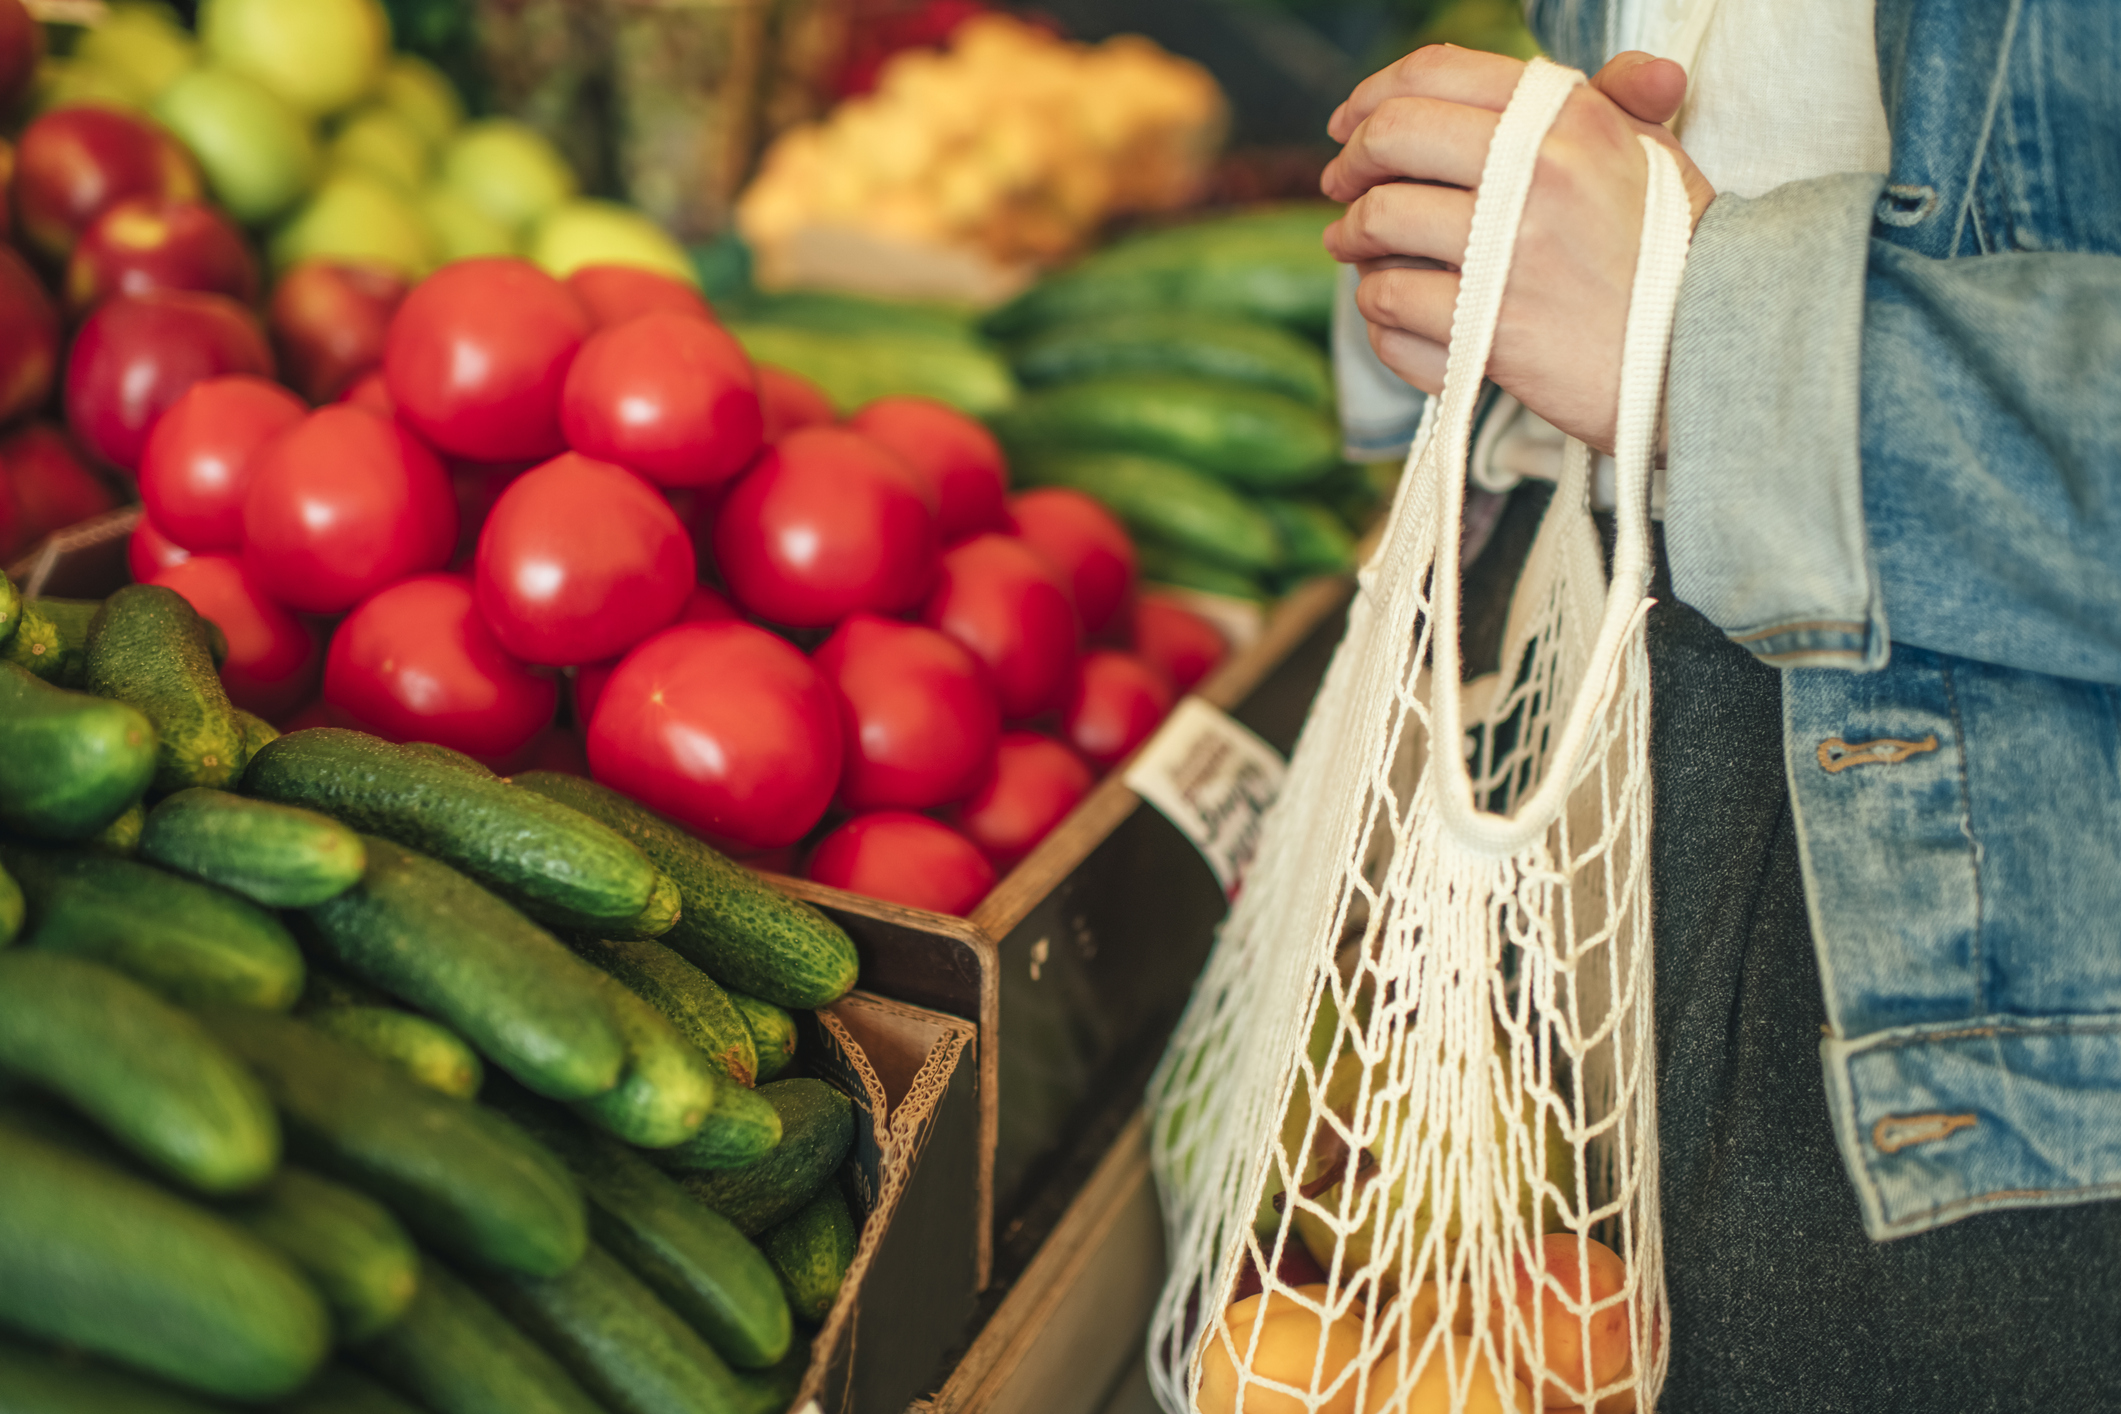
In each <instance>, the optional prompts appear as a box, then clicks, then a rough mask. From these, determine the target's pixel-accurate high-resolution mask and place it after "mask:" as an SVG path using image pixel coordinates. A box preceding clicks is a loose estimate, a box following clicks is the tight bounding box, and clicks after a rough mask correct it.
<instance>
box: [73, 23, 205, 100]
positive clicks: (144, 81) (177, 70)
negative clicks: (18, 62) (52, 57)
mask: <svg viewBox="0 0 2121 1414" xmlns="http://www.w3.org/2000/svg"><path fill="white" fill-rule="evenodd" d="M198 51H199V46H198V44H197V43H196V42H195V41H194V40H193V39H192V37H191V36H190V35H189V34H187V33H186V32H185V30H184V27H183V26H182V25H180V24H178V23H177V14H176V11H174V10H172V9H170V8H169V7H168V6H166V5H114V6H112V7H111V12H110V17H109V18H108V19H106V20H104V22H103V23H102V24H100V25H97V26H96V27H95V28H94V29H92V30H88V31H87V32H85V33H84V34H83V35H82V36H81V41H80V43H78V44H76V45H75V46H74V53H73V61H74V62H75V63H76V64H85V65H87V66H88V67H90V68H92V69H97V70H101V71H102V72H103V73H106V74H109V75H110V76H111V77H113V78H115V79H118V80H121V81H122V82H124V84H125V85H126V87H127V88H129V89H130V90H131V91H132V93H133V94H134V95H135V97H136V99H137V101H138V102H139V103H141V104H142V105H146V104H149V103H152V102H154V101H155V99H157V98H159V97H160V96H161V95H162V91H163V90H164V89H166V88H168V87H169V86H170V85H171V84H172V83H175V82H176V80H177V76H178V75H180V74H182V73H183V72H184V71H185V70H186V69H189V68H190V67H191V66H192V65H193V64H195V63H197V62H198V58H199V52H198Z"/></svg>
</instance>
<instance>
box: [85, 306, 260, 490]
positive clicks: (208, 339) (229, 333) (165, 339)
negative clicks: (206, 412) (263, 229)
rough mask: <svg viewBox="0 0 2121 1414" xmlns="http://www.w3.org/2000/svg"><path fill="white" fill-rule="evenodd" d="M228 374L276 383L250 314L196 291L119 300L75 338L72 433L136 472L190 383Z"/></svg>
mask: <svg viewBox="0 0 2121 1414" xmlns="http://www.w3.org/2000/svg"><path fill="white" fill-rule="evenodd" d="M224 373H255V374H258V375H260V376H261V377H266V378H270V377H271V376H272V373H273V358H272V349H271V348H270V347H268V346H267V345H266V342H265V331H264V330H263V329H261V328H259V327H258V320H257V316H256V315H254V314H252V313H251V312H250V310H248V309H247V308H245V307H244V306H242V305H240V304H237V303H236V302H235V301H234V300H232V299H230V298H228V296H226V295H211V294H202V293H200V292H198V291H196V290H150V291H148V292H147V293H146V294H144V295H120V296H118V297H117V298H116V299H108V300H105V301H104V302H103V303H102V304H99V305H97V306H96V309H95V312H94V313H92V314H90V315H89V316H88V318H87V319H84V320H83V321H82V322H81V327H80V329H79V330H78V331H76V332H75V334H74V346H73V348H72V349H71V350H70V351H69V352H68V353H67V356H66V399H65V401H66V425H67V426H68V427H70V428H72V429H73V433H74V435H75V436H76V437H78V438H80V439H81V445H82V446H83V447H85V448H87V449H88V450H89V451H90V452H92V453H93V454H95V455H96V456H99V457H101V458H102V459H103V460H105V461H107V462H109V463H110V464H111V465H113V466H116V467H119V468H121V469H122V470H125V471H131V470H133V469H134V468H135V467H137V466H139V464H140V453H141V452H142V451H143V450H144V449H145V448H146V445H147V434H148V430H149V429H150V428H152V427H153V426H154V425H155V420H156V419H157V418H159V417H161V416H162V414H163V413H164V412H165V411H167V410H168V408H169V407H170V405H171V404H173V403H175V402H176V401H177V399H178V398H180V397H182V396H183V395H184V391H185V390H186V389H187V388H189V387H191V385H192V384H194V383H197V382H200V381H201V380H203V379H207V378H218V377H220V376H221V375H222V374H224Z"/></svg>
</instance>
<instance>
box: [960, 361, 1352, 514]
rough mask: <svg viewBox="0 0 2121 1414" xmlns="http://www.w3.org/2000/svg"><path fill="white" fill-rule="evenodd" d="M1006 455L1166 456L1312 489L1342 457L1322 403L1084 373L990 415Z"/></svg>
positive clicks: (1254, 481) (1243, 478)
mask: <svg viewBox="0 0 2121 1414" xmlns="http://www.w3.org/2000/svg"><path fill="white" fill-rule="evenodd" d="M988 424H989V425H990V426H991V427H992V428H993V429H994V433H995V435H996V436H997V437H999V438H1000V439H1001V442H1002V445H1003V447H1005V448H1006V449H1007V450H1008V451H1009V453H1010V455H1011V457H1012V458H1015V457H1017V456H1021V455H1027V454H1030V453H1035V452H1041V451H1045V450H1049V449H1062V448H1072V449H1079V450H1082V451H1107V452H1139V453H1141V454H1143V455H1145V456H1152V457H1167V458H1169V459H1171V460H1172V461H1179V462H1184V463H1185V464H1186V465H1188V466H1192V467H1197V468H1199V469H1200V470H1201V471H1205V472H1208V473H1211V474H1212V475H1214V476H1217V477H1219V478H1221V479H1222V480H1224V481H1226V482H1228V483H1230V484H1231V485H1233V486H1236V487H1239V488H1242V489H1244V490H1250V491H1288V490H1291V489H1293V488H1295V487H1299V486H1304V485H1308V484H1309V483H1311V482H1313V481H1316V480H1317V479H1318V478H1319V477H1320V476H1322V475H1324V474H1325V473H1326V472H1328V471H1330V470H1332V469H1333V467H1334V466H1335V465H1336V464H1337V463H1338V462H1339V460H1340V429H1339V428H1338V427H1336V426H1335V425H1334V423H1333V421H1332V419H1331V418H1329V417H1327V416H1326V414H1325V413H1323V412H1321V411H1320V410H1319V409H1318V408H1316V407H1312V406H1309V405H1307V404H1304V403H1300V402H1298V401H1297V400H1296V399H1294V398H1290V397H1284V396H1283V395H1282V394H1280V393H1273V392H1269V391H1267V390H1266V389H1264V388H1247V387H1242V386H1239V385H1237V384H1232V383H1218V382H1213V381H1211V380H1209V379H1205V378H1181V377H1177V376H1174V375H1170V374H1159V375H1155V376H1148V377H1110V378H1086V379H1084V380H1083V381H1081V382H1079V383H1062V384H1059V385H1057V386H1054V387H1051V388H1043V389H1040V390H1039V391H1038V392H1035V393H1030V394H1027V395H1026V396H1025V397H1023V398H1021V399H1019V400H1018V401H1017V403H1016V404H1015V406H1013V407H1010V408H1007V409H1004V410H1003V411H1001V412H998V413H996V414H994V415H993V416H992V417H991V418H989V419H988Z"/></svg>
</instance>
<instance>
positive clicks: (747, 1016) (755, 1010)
mask: <svg viewBox="0 0 2121 1414" xmlns="http://www.w3.org/2000/svg"><path fill="white" fill-rule="evenodd" d="M729 1004H730V1005H731V1006H733V1007H735V1008H736V1012H737V1015H738V1016H741V1017H743V1018H744V1028H745V1029H746V1030H747V1031H749V1032H750V1033H751V1046H752V1049H753V1050H754V1051H756V1052H757V1053H758V1058H759V1071H758V1075H759V1084H761V1085H763V1084H765V1083H766V1082H767V1081H769V1080H772V1079H775V1078H776V1077H778V1076H779V1075H780V1073H781V1072H782V1071H784V1070H786V1069H787V1068H788V1067H789V1066H791V1065H793V1064H794V1063H795V1047H796V1031H795V1018H794V1017H792V1016H790V1015H789V1014H788V1013H787V1012H785V1011H783V1010H782V1009H781V1008H779V1007H777V1006H775V1005H774V1004H773V1003H772V1002H768V1001H761V1000H759V999H758V998H757V997H747V996H745V995H744V994H743V993H742V992H731V993H730V994H729Z"/></svg>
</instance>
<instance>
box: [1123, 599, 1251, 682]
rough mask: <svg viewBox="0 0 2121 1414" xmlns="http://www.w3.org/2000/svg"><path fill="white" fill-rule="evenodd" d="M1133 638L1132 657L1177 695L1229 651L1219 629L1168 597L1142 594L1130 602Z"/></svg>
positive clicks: (1206, 672) (1199, 678)
mask: <svg viewBox="0 0 2121 1414" xmlns="http://www.w3.org/2000/svg"><path fill="white" fill-rule="evenodd" d="M1133 638H1134V653H1135V656H1136V657H1138V658H1140V659H1141V660H1142V661H1143V662H1145V663H1147V664H1148V665H1149V666H1150V667H1152V668H1155V669H1157V670H1158V671H1159V672H1161V673H1162V674H1163V675H1164V676H1165V677H1167V678H1169V679H1171V681H1172V683H1173V684H1174V685H1175V686H1176V687H1177V688H1178V690H1179V691H1180V692H1190V691H1192V689H1193V685H1194V684H1195V683H1198V682H1199V681H1200V680H1201V679H1202V678H1204V677H1206V676H1207V675H1208V674H1209V673H1211V672H1213V671H1214V670H1215V665H1216V664H1217V663H1220V662H1221V661H1222V660H1223V655H1224V654H1226V653H1228V652H1229V651H1230V645H1229V644H1228V643H1226V642H1224V641H1223V635H1222V630H1221V629H1219V628H1217V627H1216V626H1215V625H1214V624H1211V623H1209V622H1208V621H1207V620H1206V619H1204V618H1202V617H1201V616H1200V615H1199V614H1196V613H1194V612H1193V611H1192V610H1191V609H1189V608H1187V607H1186V606H1185V605H1184V604H1183V603H1181V602H1180V601H1179V600H1178V599H1176V598H1174V597H1173V596H1171V595H1168V594H1155V593H1150V594H1143V595H1141V596H1140V597H1139V598H1137V599H1136V600H1135V601H1134V634H1133Z"/></svg>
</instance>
